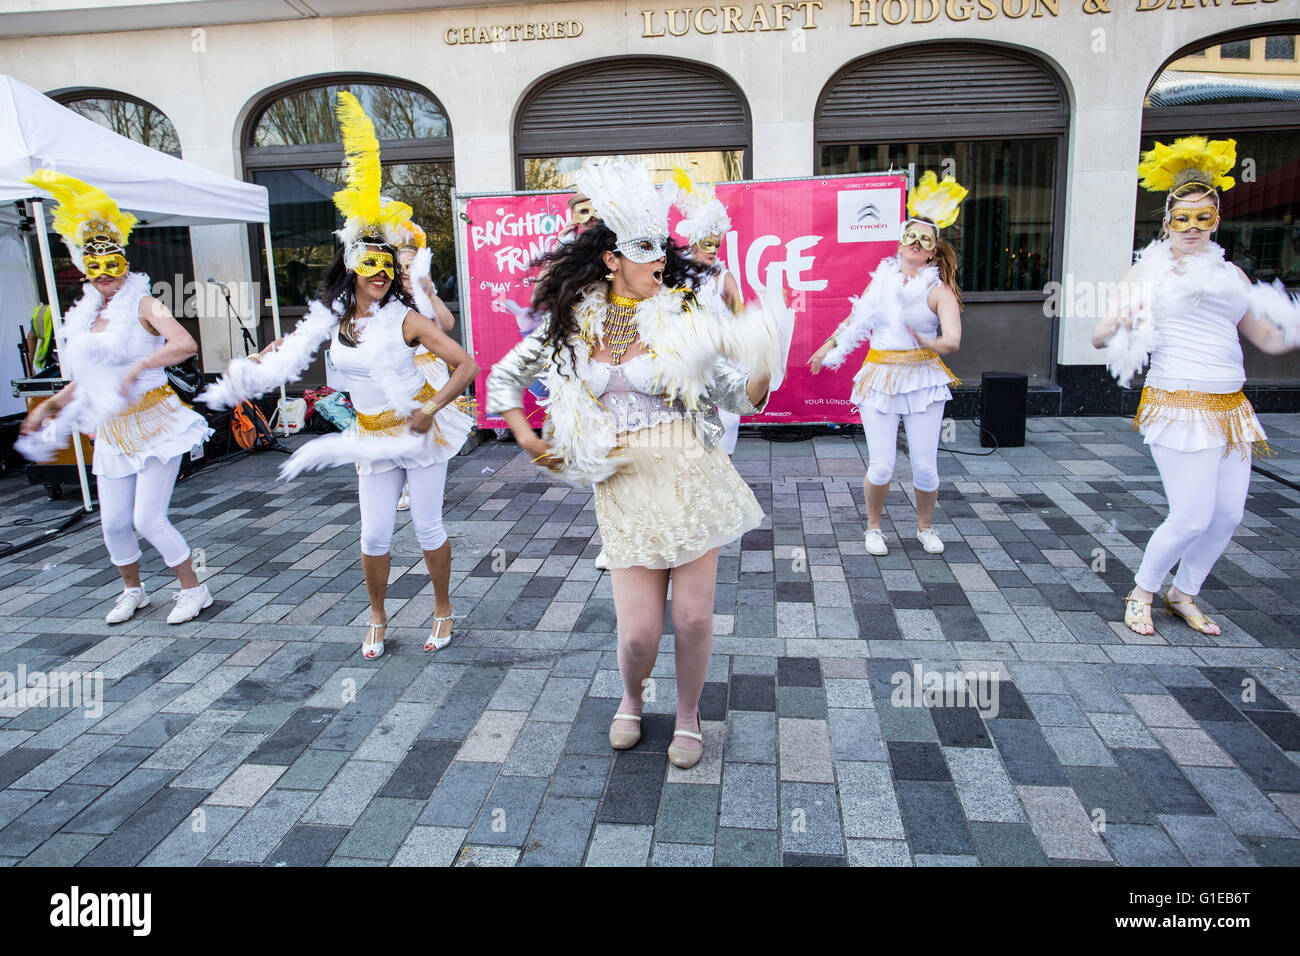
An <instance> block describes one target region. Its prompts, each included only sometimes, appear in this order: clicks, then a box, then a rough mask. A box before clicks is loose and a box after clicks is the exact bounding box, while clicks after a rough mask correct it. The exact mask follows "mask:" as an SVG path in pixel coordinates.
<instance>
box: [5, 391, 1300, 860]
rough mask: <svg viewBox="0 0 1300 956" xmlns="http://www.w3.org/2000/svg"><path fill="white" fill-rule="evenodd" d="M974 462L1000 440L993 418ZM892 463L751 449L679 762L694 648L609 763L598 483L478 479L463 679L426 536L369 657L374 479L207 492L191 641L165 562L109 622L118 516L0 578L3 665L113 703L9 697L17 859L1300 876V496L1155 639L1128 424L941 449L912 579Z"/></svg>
mask: <svg viewBox="0 0 1300 956" xmlns="http://www.w3.org/2000/svg"><path fill="white" fill-rule="evenodd" d="M1263 417H1264V420H1265V423H1266V427H1267V428H1268V431H1269V434H1270V436H1271V439H1272V444H1273V446H1274V447H1275V449H1276V450H1277V451H1278V452H1279V455H1278V457H1276V458H1273V459H1269V460H1267V461H1265V462H1263V463H1262V464H1263V466H1264V467H1266V468H1268V469H1269V470H1271V471H1274V472H1275V473H1278V474H1281V475H1284V476H1289V477H1290V480H1293V481H1294V480H1295V479H1296V476H1297V475H1300V421H1298V420H1297V418H1296V417H1295V416H1282V415H1266V416H1263ZM300 440H301V439H294V440H293V442H294V443H296V442H297V441H300ZM953 447H956V448H960V449H965V450H968V451H977V450H978V441H977V436H976V432H975V429H974V428H973V426H971V425H970V423H965V422H962V423H958V425H957V431H956V441H955V442H954V446H953ZM865 457H866V449H865V446H864V443H863V440H862V438H861V435H860V434H858V435H856V437H855V436H853V435H852V434H848V433H839V434H828V435H824V436H818V437H816V438H815V439H811V440H804V441H793V442H779V441H768V440H766V439H764V438H762V437H758V436H755V435H746V436H745V437H744V438H743V439H742V441H741V443H740V446H739V448H738V450H737V453H736V456H735V460H736V465H737V468H738V469H739V470H740V472H741V473H742V474H743V475H744V476H745V477H746V479H747V480H748V481H749V483H750V485H751V486H752V487H753V489H754V492H755V494H756V495H757V497H758V499H759V501H760V503H761V504H762V506H763V508H764V510H765V512H766V513H767V515H768V520H767V521H765V522H764V525H763V527H762V528H761V529H759V530H755V531H753V532H750V533H749V534H747V535H746V536H745V538H744V539H743V541H741V542H737V543H735V544H733V545H732V546H730V547H728V548H726V549H724V551H723V554H722V557H721V559H720V561H719V574H718V588H717V600H716V605H715V608H714V614H715V616H714V621H715V632H716V635H717V637H716V640H715V645H714V656H713V661H712V666H711V669H710V672H709V677H708V681H707V683H706V684H705V689H704V694H703V699H702V703H701V709H702V717H703V728H704V732H705V736H706V755H705V758H704V760H703V761H702V762H701V763H700V765H699V766H697V767H696V768H694V769H692V770H689V771H683V770H679V769H677V768H674V767H671V766H670V765H669V764H668V761H667V758H666V754H665V751H666V749H667V746H668V743H669V735H670V733H671V729H672V722H673V719H672V714H673V709H674V694H675V687H674V681H673V653H672V637H671V633H669V634H666V636H665V638H664V643H663V646H662V650H661V654H660V658H659V662H658V664H657V666H656V668H655V671H654V678H655V684H656V694H655V700H654V701H653V702H651V703H649V704H648V705H647V709H646V713H647V716H646V720H645V725H644V732H645V738H644V740H643V742H642V743H641V744H640V745H639V746H638V747H636V748H635V749H633V750H631V751H626V752H621V753H614V752H613V751H611V750H610V748H609V745H608V742H607V740H606V731H607V729H608V725H609V720H610V717H611V715H612V713H613V711H614V708H615V706H616V704H617V702H618V697H619V694H620V682H619V678H618V673H617V662H616V656H615V639H614V609H613V601H612V592H611V589H610V578H609V575H607V574H601V573H600V572H597V571H596V570H595V569H594V568H593V567H592V559H593V558H594V557H595V555H596V553H597V551H598V550H599V539H598V536H597V532H596V520H595V516H594V513H593V510H592V499H591V495H590V494H589V493H588V492H585V491H580V490H574V489H570V488H567V487H563V486H559V485H556V484H554V483H552V482H550V481H548V480H546V479H545V478H544V477H542V476H540V474H539V473H538V472H537V471H536V470H535V468H534V467H533V466H531V465H529V464H528V462H527V460H526V456H524V455H522V454H520V453H519V451H518V449H517V447H516V446H514V445H512V444H497V443H489V444H487V445H484V446H481V447H480V448H478V449H476V450H475V451H474V452H473V453H471V454H469V455H466V456H462V457H458V458H457V459H455V460H454V461H453V463H452V466H451V470H450V476H449V480H448V483H447V502H446V511H445V514H446V519H447V527H448V529H449V532H450V533H451V535H452V541H453V548H454V552H453V553H454V562H453V572H452V586H453V595H454V601H455V607H456V614H457V616H458V618H459V620H458V621H457V624H456V634H455V639H454V641H453V643H452V644H451V646H450V647H448V648H447V649H445V650H443V651H441V652H439V653H438V654H437V655H436V656H431V655H426V654H424V653H423V652H422V645H423V642H424V638H425V634H426V633H427V628H428V626H429V624H430V619H431V616H432V607H433V605H432V594H431V590H430V587H429V583H428V578H427V576H426V574H425V571H424V567H423V563H422V561H421V559H420V554H419V551H418V548H417V545H416V542H415V540H414V537H413V535H412V534H411V531H410V527H409V519H408V518H407V517H406V516H405V515H403V516H401V517H400V518H399V531H398V534H397V535H396V537H395V539H394V552H393V569H392V580H391V583H390V586H389V598H388V614H389V619H390V621H391V622H392V625H391V627H390V628H389V632H388V639H389V650H388V652H387V653H386V654H385V655H384V656H383V657H382V658H381V659H380V660H379V661H377V662H375V663H368V662H366V661H364V660H362V659H361V658H360V656H359V654H358V650H359V645H360V641H361V639H362V636H363V634H364V627H363V622H364V621H365V620H366V601H365V590H364V585H363V581H362V577H361V571H360V566H359V562H358V546H357V541H358V523H357V522H358V517H357V505H356V487H355V478H354V477H353V476H352V475H351V474H350V473H349V472H348V471H347V470H345V469H337V470H335V471H333V472H329V473H326V474H323V475H321V474H318V475H312V476H309V477H307V478H305V479H302V480H299V481H297V482H295V483H293V484H289V485H285V484H277V483H275V482H274V481H273V476H274V472H275V468H276V467H277V466H278V465H279V463H280V459H279V458H278V456H275V455H273V454H271V453H264V454H263V455H261V456H254V457H246V458H243V459H239V460H236V461H233V462H229V463H224V464H219V465H215V466H212V467H210V468H208V469H204V470H200V471H199V472H197V473H196V474H195V475H194V476H192V477H191V478H189V479H188V480H186V481H184V482H182V483H181V484H180V485H178V487H177V489H176V493H175V496H174V498H173V503H172V511H171V514H172V518H173V521H174V522H175V523H176V524H177V526H178V527H179V528H180V530H181V531H182V532H183V533H184V534H185V535H186V537H187V539H188V540H189V541H190V543H191V544H192V545H193V546H194V547H195V548H196V549H201V550H200V551H199V552H197V553H196V561H198V562H199V563H200V564H201V565H202V566H203V571H202V577H203V578H204V580H206V582H207V584H208V586H209V587H210V588H211V590H212V592H213V594H214V597H215V599H216V600H215V603H214V605H213V606H212V608H211V609H209V610H207V611H205V612H204V613H203V615H202V616H201V617H200V618H199V619H197V620H196V621H193V622H190V623H188V624H184V625H180V626H175V627H173V626H169V625H167V624H166V623H165V616H166V613H167V610H168V607H169V605H170V601H169V600H168V597H169V595H170V590H171V588H174V586H175V585H174V583H173V582H171V581H169V580H167V577H168V576H167V574H166V569H165V568H163V567H162V565H161V563H160V561H159V559H158V558H157V556H156V554H155V553H154V552H152V550H151V549H148V548H146V549H145V550H146V555H147V558H146V564H145V565H144V573H145V581H146V585H147V586H148V587H149V588H151V590H152V598H153V602H152V604H151V606H150V607H148V608H147V609H145V610H143V611H142V612H141V613H139V614H137V616H136V617H135V618H134V619H133V620H132V621H130V622H128V623H126V624H124V625H120V626H116V627H110V626H108V625H106V624H105V623H104V622H103V615H104V614H105V613H106V612H107V610H108V608H109V607H110V606H111V603H112V599H113V597H114V596H115V595H116V594H117V593H118V591H119V584H118V577H117V574H116V572H115V571H114V570H113V569H112V568H111V567H110V565H109V563H108V558H107V555H106V553H105V551H104V547H103V545H102V542H101V539H100V537H99V530H98V524H97V522H96V521H94V520H91V521H87V522H83V523H82V524H81V525H80V526H79V527H78V528H77V529H76V530H75V531H73V532H72V533H69V534H67V535H64V536H62V537H59V538H57V539H55V540H52V541H50V542H48V543H44V544H41V545H38V546H36V547H34V548H31V549H29V550H26V551H24V552H21V553H19V554H17V555H13V556H10V557H8V558H3V559H0V681H4V680H5V679H6V678H7V677H9V675H15V676H16V675H18V674H20V673H24V672H25V673H26V674H27V675H31V674H33V673H36V672H38V671H39V672H49V671H52V670H59V671H64V672H86V673H94V674H98V675H99V676H100V679H102V686H101V693H100V694H99V695H98V696H96V697H95V700H94V706H64V707H54V706H43V705H42V702H41V701H39V700H28V701H26V702H25V703H26V704H27V706H25V707H24V706H12V705H10V706H3V707H0V863H2V864H5V865H69V864H85V865H97V864H100V865H104V864H107V865H136V864H139V865H145V866H155V865H183V866H193V865H235V864H264V865H294V864H298V865H312V866H321V865H329V866H354V865H355V866H373V865H385V864H392V865H431V866H446V865H453V864H455V865H470V866H502V865H504V866H509V865H588V866H610V865H636V866H641V865H654V866H700V865H710V864H714V865H724V864H729V865H769V864H784V865H793V866H820V865H846V864H847V865H871V866H900V865H901V866H906V865H913V864H914V865H918V866H919V865H970V864H984V865H1005V864H1038V865H1047V864H1081V865H1082V864H1118V865H1137V866H1141V865H1180V866H1181V865H1198V866H1199V865H1243V866H1254V865H1266V866H1269V865H1290V866H1295V865H1297V864H1300V716H1297V710H1300V597H1298V596H1297V595H1298V594H1300V589H1298V588H1297V584H1298V583H1300V493H1298V492H1296V491H1294V490H1292V489H1290V488H1288V487H1286V486H1285V485H1283V484H1280V483H1277V482H1275V481H1272V480H1269V479H1268V478H1266V477H1264V476H1263V475H1260V474H1256V475H1255V477H1254V482H1253V485H1252V493H1251V497H1250V500H1249V502H1248V504H1247V514H1246V517H1245V521H1244V522H1243V524H1242V526H1241V527H1240V528H1239V529H1238V532H1237V534H1236V536H1235V537H1234V539H1233V541H1232V544H1231V546H1230V548H1229V550H1228V553H1227V554H1225V556H1224V557H1223V559H1222V560H1221V561H1220V562H1219V564H1218V565H1217V566H1216V568H1215V570H1214V574H1213V576H1212V577H1211V578H1210V579H1209V581H1208V582H1207V584H1206V587H1205V590H1204V592H1203V594H1202V603H1203V605H1204V606H1205V607H1206V609H1207V610H1208V611H1210V612H1211V613H1213V614H1214V615H1215V616H1216V618H1217V619H1218V620H1219V621H1221V622H1222V625H1223V635H1222V636H1221V637H1218V638H1206V637H1202V636H1201V635H1199V634H1197V633H1195V632H1193V631H1192V630H1191V629H1190V628H1188V627H1187V626H1186V625H1184V624H1182V623H1181V622H1179V621H1177V620H1174V619H1171V618H1170V617H1169V616H1167V615H1165V614H1164V613H1163V612H1161V611H1159V610H1157V613H1156V614H1155V623H1156V629H1157V631H1156V634H1154V635H1152V636H1150V637H1146V638H1142V637H1139V636H1137V635H1135V634H1132V633H1130V632H1129V631H1127V630H1126V629H1125V628H1124V627H1123V626H1122V624H1120V623H1119V621H1120V616H1121V614H1122V607H1121V602H1120V599H1119V597H1120V595H1122V594H1123V593H1124V592H1125V591H1126V590H1127V589H1128V587H1129V586H1130V584H1131V575H1132V570H1133V568H1134V567H1135V566H1136V564H1137V562H1138V560H1139V558H1140V554H1141V548H1142V546H1143V544H1144V543H1145V542H1146V540H1147V539H1148V537H1149V535H1150V529H1151V528H1152V527H1153V526H1154V525H1156V524H1157V523H1158V522H1159V520H1160V517H1161V508H1162V503H1163V498H1162V493H1161V488H1160V484H1159V481H1158V479H1157V476H1156V472H1155V468H1154V465H1153V463H1152V461H1151V459H1150V456H1149V455H1148V454H1147V453H1146V452H1145V450H1144V448H1143V446H1142V444H1141V440H1140V438H1139V437H1138V436H1137V435H1136V433H1134V432H1133V430H1132V429H1131V428H1130V427H1129V425H1128V423H1127V422H1126V421H1124V420H1120V419H1096V418H1083V419H1080V418H1075V419H1032V420H1030V422H1029V442H1028V445H1027V446H1026V447H1024V448H1017V449H1002V450H999V451H998V452H996V453H995V454H992V455H989V456H987V457H975V456H968V455H951V454H945V455H942V456H941V459H940V465H941V471H942V473H943V475H944V479H945V480H944V484H943V487H942V489H941V491H940V510H939V512H938V514H937V515H936V520H935V527H936V529H937V530H938V532H939V533H940V535H941V536H942V537H943V539H944V540H945V542H946V543H947V550H946V551H945V552H944V554H943V555H941V556H934V555H928V554H926V553H925V552H924V551H923V550H922V549H921V547H920V545H919V544H918V543H917V542H916V541H915V538H914V533H915V523H914V522H915V515H914V511H913V508H912V506H911V504H910V502H909V501H908V496H909V495H910V494H911V490H910V487H909V486H906V483H904V487H900V486H899V485H898V484H895V486H894V489H893V490H892V491H891V494H890V498H889V501H888V506H887V515H886V518H887V520H886V540H887V542H888V544H889V546H890V549H891V550H890V553H889V555H888V556H887V557H884V558H879V559H877V558H874V557H871V556H869V555H867V554H866V553H865V551H864V548H863V543H862V528H863V512H864V509H863V500H862V487H861V479H862V475H863V472H864V468H865V466H864V459H865ZM898 473H899V474H900V475H903V476H906V475H907V474H908V471H907V461H906V458H905V456H900V460H899V471H898ZM0 502H2V503H3V511H2V513H0V539H13V538H18V537H21V536H23V535H25V534H26V533H27V531H28V530H29V529H28V527H27V526H26V523H27V522H35V523H36V524H38V525H39V524H48V523H50V521H51V520H52V518H53V517H54V516H56V515H59V514H65V513H67V511H68V510H69V509H70V508H71V507H72V503H71V502H69V501H66V500H65V501H62V502H56V503H51V502H48V501H46V500H45V498H44V495H43V493H42V492H41V490H40V489H32V488H29V487H28V486H26V485H25V484H23V483H22V481H21V479H19V478H9V479H6V480H4V481H2V482H0ZM24 669H25V671H24ZM955 673H965V674H968V675H970V677H971V678H972V680H971V683H970V684H969V685H965V684H962V683H960V682H958V683H953V681H952V680H951V678H950V679H949V683H948V690H949V692H950V696H949V697H948V698H944V699H940V700H933V699H932V700H930V701H928V703H930V704H942V705H943V706H924V705H925V704H926V703H927V701H926V700H925V699H924V698H923V697H922V695H921V694H920V693H919V692H918V693H917V694H916V695H915V699H913V698H907V699H904V698H903V697H902V696H901V695H902V691H903V690H904V689H905V688H906V686H907V685H906V683H905V679H906V680H912V679H915V678H916V677H919V678H920V680H921V682H922V685H924V682H925V679H926V675H928V674H938V675H939V676H940V678H942V677H943V676H944V675H952V674H955ZM981 674H997V675H998V677H999V682H998V683H997V685H996V691H997V697H996V698H991V697H989V698H986V699H985V700H984V702H983V703H984V704H987V705H993V704H995V705H996V706H995V707H994V706H984V707H981V706H979V704H980V701H979V700H978V699H974V700H972V699H970V698H966V699H964V700H963V699H953V698H952V696H951V694H955V693H956V692H957V691H958V690H963V689H967V688H968V687H969V689H971V690H972V691H980V690H981V689H982V690H984V691H985V692H987V693H990V694H991V693H992V691H993V686H992V685H991V684H986V683H982V682H981V681H980V680H979V679H978V678H979V675H981ZM900 675H901V676H900ZM92 688H93V685H92ZM64 703H68V701H67V700H66V699H65V700H64ZM83 703H84V702H83ZM899 703H912V704H919V705H921V706H896V704H899Z"/></svg>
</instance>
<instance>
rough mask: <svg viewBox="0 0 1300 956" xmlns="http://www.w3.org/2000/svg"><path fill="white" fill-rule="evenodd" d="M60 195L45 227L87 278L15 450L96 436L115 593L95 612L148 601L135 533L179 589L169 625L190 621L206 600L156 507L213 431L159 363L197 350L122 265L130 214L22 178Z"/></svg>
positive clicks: (47, 181) (186, 553) (45, 451)
mask: <svg viewBox="0 0 1300 956" xmlns="http://www.w3.org/2000/svg"><path fill="white" fill-rule="evenodd" d="M26 181H27V182H29V183H32V184H33V185H35V186H39V187H41V188H43V189H46V190H48V191H49V192H50V193H52V194H53V195H54V197H55V198H56V199H58V200H59V205H58V206H57V207H55V209H54V229H55V231H56V232H58V233H59V235H60V236H62V237H63V241H64V243H65V244H66V245H67V247H68V250H69V252H71V254H72V261H73V264H74V265H76V267H77V268H78V269H79V270H80V271H81V272H82V273H83V274H85V276H86V278H87V279H89V280H90V281H89V282H87V283H86V285H85V286H84V287H83V291H82V296H81V298H80V299H78V300H77V303H76V305H74V306H73V307H72V308H71V309H69V310H68V314H67V315H66V316H65V317H64V320H63V329H64V332H65V334H66V336H67V343H66V345H65V346H64V347H63V348H62V349H61V350H60V355H61V357H62V363H63V372H64V374H65V375H66V376H67V378H68V379H69V382H68V384H67V385H66V386H64V387H63V388H62V389H60V390H59V392H58V393H57V394H55V395H53V396H51V397H50V398H49V399H48V400H46V401H45V402H42V403H41V404H40V405H38V406H37V407H36V408H35V409H34V410H33V411H32V413H31V414H30V415H28V416H27V418H26V420H25V421H24V422H23V424H22V427H21V429H20V430H21V432H22V437H21V438H20V439H19V441H18V443H17V445H16V447H17V448H18V449H19V451H21V452H23V453H24V454H25V455H27V457H28V458H31V459H32V460H34V461H47V460H49V459H50V458H52V457H53V456H54V453H55V452H56V451H57V450H58V449H59V448H61V447H64V446H66V445H67V443H68V441H69V440H70V439H73V438H74V436H76V435H77V434H78V433H81V434H93V435H94V436H95V454H94V473H95V483H96V486H97V490H98V493H99V515H100V524H101V525H102V527H103V532H104V544H105V546H106V547H107V548H108V556H109V559H110V560H111V561H112V562H113V564H114V566H115V567H116V568H117V571H118V574H120V575H121V577H122V584H123V587H124V590H123V592H122V594H121V596H119V597H118V599H117V603H116V604H115V605H114V606H113V610H111V611H110V612H109V613H108V615H107V617H106V618H105V620H106V621H108V623H109V624H120V623H122V622H123V621H127V620H129V619H130V618H131V617H132V615H134V614H135V612H136V611H137V610H138V609H139V608H142V607H146V606H147V605H148V604H149V597H148V595H147V594H146V593H145V590H144V587H143V585H142V583H141V581H140V545H139V541H138V540H137V534H138V535H140V536H143V537H144V538H145V540H147V541H148V542H149V543H150V544H152V545H153V546H154V547H155V548H157V549H158V552H159V554H161V555H162V558H163V561H165V562H166V564H167V566H168V567H169V568H171V569H172V571H174V572H175V574H176V578H177V580H178V581H179V582H180V586H181V590H180V593H179V594H178V595H177V598H176V606H175V607H174V608H173V609H172V611H171V613H170V614H169V615H168V616H167V623H168V624H180V623H183V622H184V621H188V620H191V619H192V618H194V617H196V616H197V615H198V613H199V612H200V611H201V610H203V609H204V608H206V607H209V606H211V604H212V595H210V594H209V593H208V588H207V586H206V585H204V584H200V583H199V580H198V577H197V576H196V575H195V573H194V569H193V567H192V566H191V565H190V549H189V545H187V544H186V543H185V539H184V538H183V537H181V535H180V532H178V531H177V530H176V529H175V528H174V527H172V524H171V522H170V521H168V520H167V509H168V506H169V505H170V504H171V496H172V488H173V487H174V486H175V484H176V475H177V473H178V472H179V470H180V466H181V456H182V455H184V454H185V453H186V452H188V451H190V450H191V449H193V448H194V447H195V446H201V445H202V444H203V443H204V442H205V441H206V440H207V439H208V437H209V436H210V435H211V434H212V429H210V428H208V425H207V422H205V421H204V420H203V416H201V415H199V414H198V413H197V412H195V411H194V410H193V409H192V408H190V407H189V406H187V405H185V404H183V403H182V402H181V400H180V399H179V398H177V397H176V393H175V392H174V391H172V387H171V385H169V384H168V382H167V376H166V374H165V373H164V371H163V370H164V369H165V368H166V367H167V366H168V365H175V364H176V363H178V362H183V361H185V360H186V359H187V358H189V357H190V356H192V355H194V354H195V353H196V352H198V346H197V345H196V344H195V343H194V339H193V338H192V337H191V336H190V334H189V333H188V332H186V331H185V330H184V329H183V328H182V327H181V324H180V323H179V322H177V321H176V319H175V318H174V317H173V316H172V314H171V313H170V312H169V311H168V310H167V307H166V306H165V305H163V304H162V303H161V302H159V301H158V300H157V299H155V298H154V297H153V296H151V295H150V294H149V287H150V283H149V277H148V276H147V275H145V274H144V273H141V272H129V271H128V269H129V268H130V266H129V263H128V262H127V258H126V245H127V241H128V239H129V237H130V234H131V228H132V226H134V225H135V222H136V219H135V217H134V216H132V215H131V214H130V213H124V212H122V211H121V210H119V209H118V207H117V204H116V203H115V202H114V201H113V200H112V199H111V198H109V196H108V195H107V194H106V193H105V192H104V191H103V190H102V189H98V188H96V187H94V186H91V185H88V184H87V183H84V182H82V181H81V180H79V179H74V178H72V177H71V176H65V175H62V174H60V173H56V172H54V171H52V170H48V169H42V170H40V171H38V172H37V173H36V174H35V175H34V176H31V177H28V179H27V180H26Z"/></svg>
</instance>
